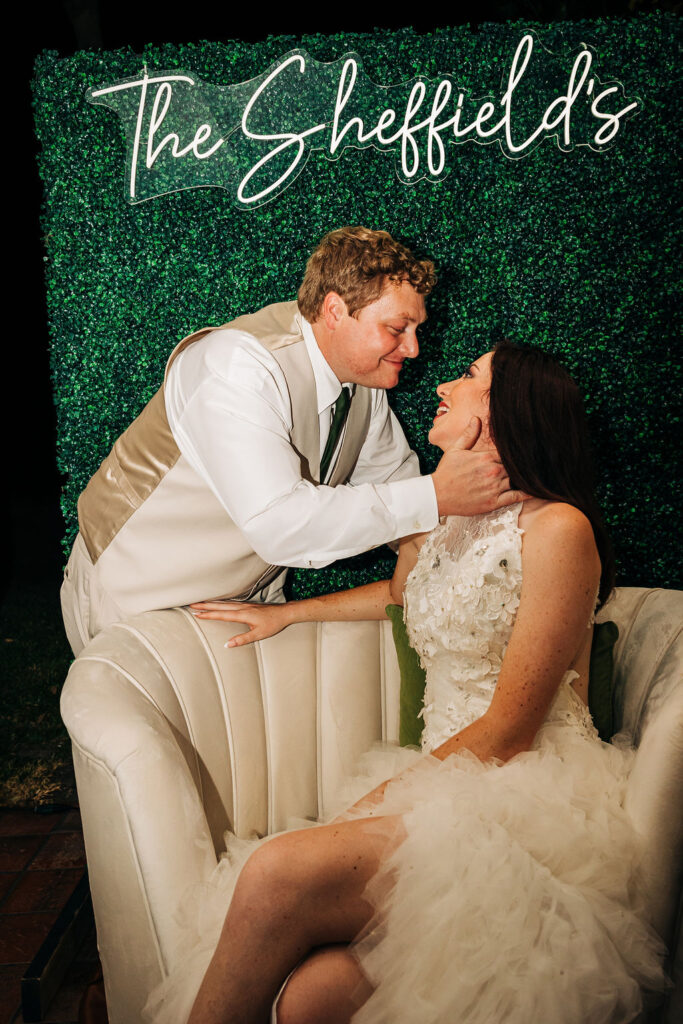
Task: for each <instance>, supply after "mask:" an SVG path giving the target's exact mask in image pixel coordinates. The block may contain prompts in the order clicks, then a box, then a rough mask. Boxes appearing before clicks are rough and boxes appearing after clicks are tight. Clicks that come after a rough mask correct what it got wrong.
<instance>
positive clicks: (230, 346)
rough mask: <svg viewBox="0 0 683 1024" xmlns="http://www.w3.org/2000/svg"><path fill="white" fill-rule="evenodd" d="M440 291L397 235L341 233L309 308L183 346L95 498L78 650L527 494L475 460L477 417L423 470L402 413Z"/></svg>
mask: <svg viewBox="0 0 683 1024" xmlns="http://www.w3.org/2000/svg"><path fill="white" fill-rule="evenodd" d="M434 282H435V275H434V265H433V264H432V263H431V262H430V261H429V260H418V259H416V258H415V257H414V256H413V254H412V253H411V252H410V251H409V250H408V249H407V248H405V246H403V245H401V244H400V243H399V242H396V241H395V240H394V239H393V238H391V236H390V235H389V234H387V232H384V231H372V230H369V229H367V228H362V227H353V228H350V227H349V228H341V229H339V230H337V231H332V232H330V233H329V234H328V235H326V236H325V237H324V238H323V239H322V241H321V242H320V244H319V245H318V247H317V248H316V250H315V252H314V253H313V255H312V256H311V257H310V259H309V261H308V265H307V268H306V273H305V276H304V280H303V283H302V285H301V288H300V290H299V294H298V302H280V303H275V304H274V305H271V306H266V307H265V308H264V309H261V310H258V311H257V312H256V313H252V314H248V315H246V316H241V317H238V318H237V319H236V320H233V321H232V322H230V323H229V324H226V325H224V326H223V327H218V328H214V327H209V328H205V329H203V330H200V331H197V332H196V333H195V334H191V335H190V336H189V337H188V338H185V339H184V340H183V341H181V342H180V344H179V345H177V346H176V348H175V349H174V351H173V352H172V353H171V356H170V358H169V361H168V365H167V367H166V374H165V377H164V382H163V384H162V386H161V388H160V389H159V391H157V393H156V394H155V395H154V397H153V398H152V399H151V401H150V402H149V403H148V405H147V406H146V407H145V408H144V409H143V410H142V412H141V413H140V415H139V416H138V418H137V419H136V420H135V421H134V422H133V423H132V424H131V426H130V427H129V428H128V430H126V431H125V432H124V433H123V434H122V435H121V437H119V439H118V440H117V441H116V443H115V444H114V447H113V448H112V450H111V452H110V454H109V455H108V456H107V457H106V459H105V460H104V462H103V463H102V465H101V466H100V468H99V469H98V470H97V472H96V473H95V475H94V476H93V477H92V479H91V480H90V482H89V483H88V485H87V487H86V488H85V490H84V491H83V493H82V494H81V496H80V498H79V502H78V520H79V533H78V536H77V538H76V540H75V542H74V547H73V550H72V552H71V557H70V558H69V562H68V565H67V567H66V571H65V579H64V584H63V586H62V593H61V597H62V610H63V614H64V622H65V626H66V631H67V636H68V638H69V642H70V644H71V646H72V648H73V650H74V653H76V654H77V653H78V652H79V651H80V650H81V649H82V647H83V646H84V645H85V644H86V643H87V642H88V640H89V639H90V638H91V637H93V636H94V635H95V634H96V633H98V632H99V631H100V630H101V629H102V628H104V627H105V626H106V625H108V624H109V623H111V622H115V621H118V620H120V619H123V618H126V617H128V616H130V615H134V614H136V613H137V612H141V611H145V610H150V609H155V608H170V607H173V606H176V605H186V604H190V603H192V602H194V601H201V600H211V599H213V600H217V599H221V598H232V599H238V600H245V601H278V600H283V597H282V587H283V583H284V578H285V575H286V571H287V567H289V566H309V567H320V566H323V565H327V564H328V563H329V562H332V561H334V560H335V559H338V558H346V557H348V556H350V555H354V554H357V553H358V552H361V551H365V550H368V549H369V548H373V547H376V546H378V545H380V544H384V543H387V542H389V541H392V540H395V539H396V538H398V537H401V536H404V535H406V534H411V533H416V532H418V531H423V530H430V529H432V528H433V527H434V526H435V525H436V523H437V521H438V517H439V516H440V515H453V514H460V515H469V514H474V513H476V512H483V511H488V510H490V509H492V508H494V507H498V506H500V505H503V504H505V503H507V502H508V501H514V500H517V496H516V495H515V494H512V493H510V492H508V491H506V488H507V487H508V486H509V482H508V480H507V477H506V476H505V471H504V470H503V467H502V466H501V464H500V462H499V461H498V457H497V455H495V454H494V453H489V452H473V451H469V450H468V449H469V448H470V447H471V446H472V445H473V444H474V442H475V441H476V438H477V435H478V428H479V424H478V421H475V424H476V426H475V425H473V427H472V429H471V430H470V431H469V432H468V433H467V434H466V435H463V437H462V438H461V439H460V441H459V442H458V443H457V444H456V445H455V446H454V447H453V448H452V449H450V450H449V451H447V452H446V453H445V454H444V456H443V457H442V459H441V461H440V463H439V465H438V467H437V469H436V471H435V472H434V473H433V474H431V475H430V476H420V475H419V467H418V462H417V457H416V456H415V454H414V453H413V452H411V451H410V448H409V447H408V444H407V442H406V439H405V437H404V435H403V433H402V431H401V428H400V427H399V424H398V421H397V420H396V418H395V416H394V415H393V413H392V412H391V410H390V408H389V405H388V402H387V397H386V392H387V390H388V389H389V388H392V387H394V386H395V385H396V384H397V383H398V379H399V374H400V372H401V367H402V364H403V362H404V360H405V359H414V358H415V357H416V356H417V354H418V338H417V330H418V328H419V326H420V324H422V323H423V322H424V321H425V319H426V314H425V304H424V297H425V296H426V295H428V294H429V292H430V291H431V289H432V286H433V284H434Z"/></svg>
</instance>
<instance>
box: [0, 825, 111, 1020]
mask: <svg viewBox="0 0 683 1024" xmlns="http://www.w3.org/2000/svg"><path fill="white" fill-rule="evenodd" d="M84 869H85V852H84V849H83V833H82V830H81V819H80V814H79V812H78V810H77V809H75V808H61V809H58V810H54V811H52V812H50V813H47V814H43V813H40V814H38V813H34V812H33V811H30V810H19V809H14V808H12V809H6V810H3V809H0V1024H22V1021H23V1018H22V1015H21V978H22V976H23V974H24V973H25V971H26V968H27V967H28V965H29V964H30V963H31V961H32V960H33V958H34V956H35V955H36V953H37V952H38V950H39V949H40V946H41V944H42V942H43V940H44V939H45V936H46V935H47V933H48V932H49V930H50V928H51V927H52V925H53V924H54V923H55V921H56V919H57V916H58V914H59V912H60V911H61V909H62V907H63V906H64V904H65V903H66V901H67V900H68V898H69V896H70V895H71V893H72V892H73V890H74V889H75V887H76V885H77V883H78V880H79V879H80V878H81V876H82V874H83V871H84ZM96 968H97V950H96V942H95V935H94V929H93V931H92V933H91V934H90V935H89V936H88V937H87V939H86V940H85V942H84V944H83V947H82V949H81V950H80V951H79V954H78V956H77V958H76V961H75V963H74V964H73V966H72V968H71V970H70V971H69V972H68V973H67V975H66V977H65V979H64V982H63V983H62V986H61V988H60V990H59V991H58V992H57V993H56V995H55V997H54V999H53V1000H52V1003H51V1004H50V1006H49V1007H48V1009H47V1012H46V1014H45V1017H44V1020H45V1022H46V1024H48V1022H49V1024H53V1022H54V1024H58V1022H59V1024H73V1022H76V1021H77V1020H78V1005H79V1003H80V1000H81V996H82V994H83V992H84V991H85V988H86V987H87V985H88V983H89V981H90V980H91V979H92V977H93V976H94V974H95V972H96Z"/></svg>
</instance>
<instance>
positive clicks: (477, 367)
mask: <svg viewBox="0 0 683 1024" xmlns="http://www.w3.org/2000/svg"><path fill="white" fill-rule="evenodd" d="M492 358H493V352H486V353H485V354H484V355H483V356H479V358H478V359H477V360H475V362H473V363H472V364H471V365H470V366H468V367H467V369H466V370H465V372H464V373H463V375H462V377H458V379H457V380H451V381H448V382H447V383H445V384H439V386H438V388H437V389H436V393H437V395H438V396H439V398H440V399H441V401H440V402H439V407H438V409H437V411H436V416H435V417H434V424H433V426H432V428H431V430H430V431H429V440H430V441H431V443H432V444H435V445H436V446H437V447H438V448H441V449H442V450H445V449H446V448H448V447H449V445H452V444H453V442H454V441H457V439H458V438H459V437H460V435H461V434H462V432H463V430H465V428H466V427H467V425H468V424H469V422H470V420H471V419H472V417H473V416H478V417H479V419H480V420H481V437H480V439H481V440H484V441H486V440H488V438H489V433H488V423H489V389H490V387H491V359H492Z"/></svg>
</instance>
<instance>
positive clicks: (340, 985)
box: [277, 946, 372, 1024]
mask: <svg viewBox="0 0 683 1024" xmlns="http://www.w3.org/2000/svg"><path fill="white" fill-rule="evenodd" d="M371 993H372V986H371V985H370V983H369V982H368V980H367V978H366V977H365V975H364V974H363V972H362V971H361V969H360V967H359V965H358V962H357V960H356V959H355V957H354V956H352V954H351V953H349V951H348V947H347V946H325V947H324V948H322V949H316V950H314V951H313V952H312V953H311V955H310V956H308V957H306V959H305V960H304V962H303V963H302V964H301V965H300V966H299V967H297V969H296V970H295V971H294V973H293V974H292V976H291V977H290V978H289V980H288V982H287V985H286V986H285V990H284V992H283V993H282V995H281V996H280V998H279V1000H278V1004H277V1024H320V1021H325V1024H348V1022H349V1021H350V1020H351V1018H352V1016H353V1015H354V1013H355V1012H356V1010H357V1009H358V1008H359V1007H360V1006H362V1005H363V1003H364V1002H365V1000H366V999H368V998H369V996H370V995H371Z"/></svg>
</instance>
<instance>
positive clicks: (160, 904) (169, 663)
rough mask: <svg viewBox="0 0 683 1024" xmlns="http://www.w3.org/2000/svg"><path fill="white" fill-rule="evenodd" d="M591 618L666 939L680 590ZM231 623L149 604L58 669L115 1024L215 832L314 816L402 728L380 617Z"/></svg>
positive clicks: (157, 966)
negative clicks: (596, 625)
mask: <svg viewBox="0 0 683 1024" xmlns="http://www.w3.org/2000/svg"><path fill="white" fill-rule="evenodd" d="M600 618H612V619H614V620H615V621H616V622H617V624H618V625H619V628H620V639H619V642H618V644H617V649H616V685H617V690H616V703H617V710H618V714H619V715H620V716H621V717H622V718H623V724H624V727H625V728H627V729H629V731H631V732H632V733H633V735H634V736H635V738H636V741H637V742H641V748H640V750H639V752H638V755H637V757H636V760H635V765H634V769H633V773H632V776H631V781H630V785H629V795H628V809H629V811H630V813H631V814H632V816H633V818H634V820H635V822H636V825H637V827H638V828H640V829H641V830H642V831H643V833H644V834H645V835H647V837H648V862H649V868H650V874H651V878H652V885H653V903H652V907H653V911H652V917H653V922H654V923H655V924H656V926H657V927H658V928H659V929H660V930H661V931H662V933H663V934H664V935H665V937H666V938H667V939H669V940H671V939H672V934H673V930H674V928H675V919H676V908H678V906H679V894H680V885H681V865H680V858H681V854H682V852H683V825H682V824H681V817H680V813H678V814H676V811H675V809H676V808H678V811H679V812H680V804H681V793H682V792H683V785H682V780H683V686H682V685H681V674H682V673H681V668H682V665H683V651H682V649H681V638H680V629H681V621H682V620H683V594H681V593H678V592H675V591H654V590H644V589H625V590H620V591H618V592H617V594H616V595H615V597H614V598H613V599H612V601H610V603H609V604H608V606H607V607H606V608H605V609H603V611H602V613H601V615H600ZM241 629H242V627H239V626H233V625H230V624H227V623H218V622H211V621H199V620H196V619H194V618H193V616H192V615H191V614H189V613H188V612H187V611H186V610H184V609H170V610H166V611H158V612H146V613H143V614H141V615H137V616H135V617H134V618H132V619H129V620H127V621H126V622H123V623H118V624H116V625H113V626H110V627H109V628H107V629H106V630H104V631H103V632H102V633H101V634H99V635H98V636H97V637H95V639H94V640H92V641H91V642H90V643H89V644H88V646H87V647H86V648H85V649H84V650H83V651H82V652H81V654H80V655H79V657H78V658H77V659H76V660H75V662H74V663H73V665H72V667H71V669H70V671H69V675H68V677H67V681H66V684H65V687H64V691H63V694H62V715H63V718H64V721H65V723H66V726H67V728H68V730H69V733H70V735H71V739H72V741H73V754H74V764H75V769H76V779H77V783H78V793H79V801H80V805H81V812H82V816H83V829H84V836H85V844H86V852H87V857H88V867H89V872H90V882H91V889H92V895H93V903H94V907H95V917H96V923H97V932H98V943H99V947H100V954H101V958H102V965H103V970H104V977H105V985H106V992H107V1004H108V1011H109V1020H110V1022H111V1024H130V1022H132V1021H137V1020H139V1019H140V1011H141V1008H142V1006H143V1005H144V1003H145V1001H146V998H147V994H148V992H149V991H150V990H151V988H152V987H153V986H154V985H155V984H156V983H157V982H158V981H159V980H160V978H161V977H162V976H163V974H164V973H165V972H166V971H167V970H168V969H169V968H170V967H171V965H172V957H173V949H174V947H175V944H176V923H175V912H176V907H177V904H178V901H179V898H180V896H181V894H182V893H183V892H184V891H185V889H186V887H187V886H188V885H189V884H191V883H193V882H200V881H201V880H203V879H205V878H207V877H208V875H210V873H211V872H212V870H213V868H214V867H215V865H216V862H217V856H218V855H220V852H221V850H222V849H223V848H224V842H223V834H224V832H225V831H226V830H228V829H231V830H233V831H235V832H236V833H237V834H238V835H240V836H249V835H253V834H258V835H265V834H268V833H270V832H273V831H278V830H280V829H282V828H285V827H286V826H287V823H288V821H290V820H291V819H293V818H294V819H295V818H315V817H317V816H320V815H324V814H325V809H326V807H327V806H329V801H330V799H331V796H332V794H333V793H334V791H335V789H336V788H337V784H338V782H339V780H340V779H341V777H342V776H343V775H344V774H346V773H348V772H350V771H352V769H353V766H354V764H355V761H356V759H357V757H358V755H359V754H360V753H362V752H363V751H364V750H366V749H367V748H368V747H369V746H370V745H371V744H372V743H373V742H374V741H375V740H378V739H385V740H395V739H396V738H397V736H398V706H399V703H398V690H399V676H398V666H397V663H396V656H395V652H394V646H393V641H392V637H391V628H390V624H389V623H388V622H339V623H325V624H319V623H302V624H298V625H295V626H290V627H289V628H288V629H286V630H284V631H283V632H282V633H280V634H279V635H278V636H275V637H272V638H271V639H269V640H267V641H264V642H262V643H259V644H254V645H249V646H247V647H243V648H233V649H230V650H227V649H226V648H225V647H224V646H223V645H224V643H225V641H226V640H227V639H228V638H229V637H230V636H232V635H233V634H234V633H236V632H239V631H241ZM673 942H674V945H675V942H676V939H674V940H673ZM679 992H680V987H679ZM679 1010H680V1004H679V1005H678V1009H675V1008H674V1009H673V1010H672V1011H670V1012H675V1013H678V1012H679ZM674 1019H675V1018H674V1016H670V1017H669V1016H667V1021H668V1020H670V1021H671V1022H673V1021H674Z"/></svg>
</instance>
